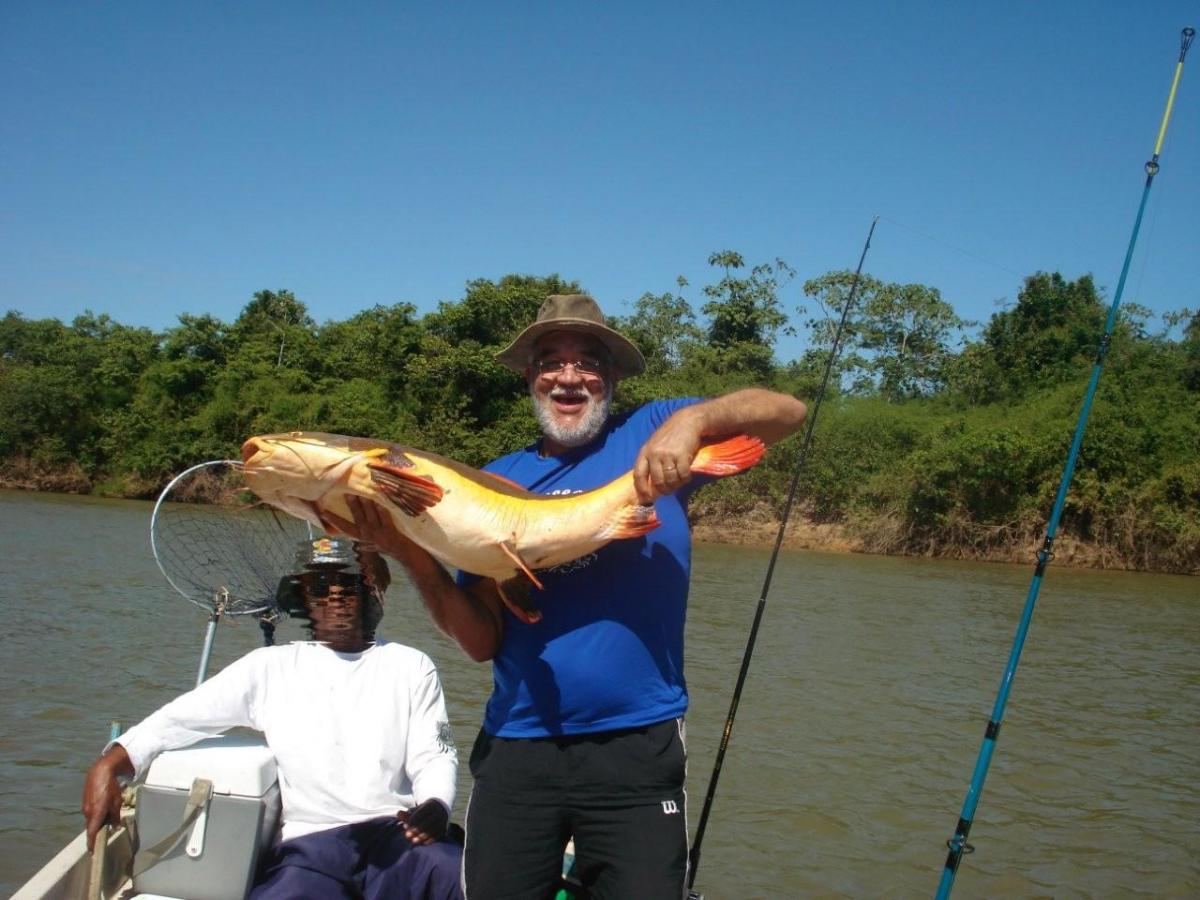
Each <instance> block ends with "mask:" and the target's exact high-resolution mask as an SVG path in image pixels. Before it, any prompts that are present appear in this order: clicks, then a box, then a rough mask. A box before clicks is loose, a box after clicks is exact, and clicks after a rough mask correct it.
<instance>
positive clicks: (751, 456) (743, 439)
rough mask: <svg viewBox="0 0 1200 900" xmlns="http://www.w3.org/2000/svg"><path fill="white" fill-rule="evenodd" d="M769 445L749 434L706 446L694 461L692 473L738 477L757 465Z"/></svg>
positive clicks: (737, 435) (736, 435)
mask: <svg viewBox="0 0 1200 900" xmlns="http://www.w3.org/2000/svg"><path fill="white" fill-rule="evenodd" d="M766 452H767V445H766V444H764V443H763V442H762V441H761V440H759V439H758V438H756V437H751V436H750V435H748V434H735V435H734V436H733V437H729V438H725V439H724V440H720V441H714V442H713V443H711V444H705V445H704V446H703V447H701V448H700V450H699V452H697V453H696V458H695V459H693V460H692V471H693V472H699V473H701V474H703V475H736V474H737V473H738V472H744V471H745V470H746V469H749V468H750V467H751V466H753V465H755V464H756V463H757V462H758V461H759V460H760V459H762V458H763V454H764V453H766Z"/></svg>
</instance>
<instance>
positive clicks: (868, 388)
mask: <svg viewBox="0 0 1200 900" xmlns="http://www.w3.org/2000/svg"><path fill="white" fill-rule="evenodd" d="M854 280H855V275H854V273H853V272H849V271H841V272H829V273H827V274H825V275H823V276H821V277H820V278H814V279H811V280H810V281H807V282H805V284H804V293H805V294H806V295H807V296H809V297H812V298H813V299H814V300H815V301H816V302H817V305H818V306H819V307H820V309H821V310H822V312H823V313H824V315H823V316H822V317H820V318H812V319H810V320H809V321H808V323H807V325H808V328H809V331H810V334H811V340H812V343H813V345H814V346H815V347H817V348H819V349H821V350H822V351H825V352H826V353H828V351H829V350H830V348H832V346H833V341H834V337H835V335H836V333H837V326H838V323H839V322H840V320H841V316H842V311H843V309H844V308H845V304H846V302H847V300H848V299H849V296H850V291H851V289H852V287H853V285H854ZM970 324H971V323H969V322H967V321H966V320H964V319H961V318H959V316H958V315H957V314H955V312H954V308H953V307H952V306H951V305H950V304H949V303H947V302H946V301H944V300H943V299H942V297H941V294H940V293H939V292H938V290H937V289H936V288H931V287H927V286H925V285H922V284H895V283H887V282H882V281H879V280H878V279H875V278H872V277H871V276H869V275H864V276H861V277H860V278H859V280H858V293H857V295H856V299H855V306H854V308H852V309H851V311H850V313H849V315H848V317H847V319H846V326H845V329H844V331H843V338H842V339H843V342H844V349H843V351H842V356H841V361H840V363H839V365H838V375H839V380H840V379H841V376H848V377H849V378H850V379H851V385H850V388H851V390H853V391H855V392H856V393H873V392H878V393H879V395H880V396H882V397H884V398H885V399H888V400H892V401H899V400H904V399H908V398H911V397H920V396H928V395H931V394H934V393H936V392H937V391H938V390H939V389H940V388H941V386H942V384H943V383H944V380H945V367H946V365H947V363H948V362H949V361H950V359H951V358H952V349H951V343H952V342H953V341H954V340H955V338H956V337H958V336H959V335H960V334H961V332H962V330H963V329H964V328H966V327H968V326H969V325H970ZM826 358H827V357H826Z"/></svg>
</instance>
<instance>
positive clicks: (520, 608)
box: [496, 572, 542, 625]
mask: <svg viewBox="0 0 1200 900" xmlns="http://www.w3.org/2000/svg"><path fill="white" fill-rule="evenodd" d="M496 590H497V591H498V592H499V594H500V599H501V600H503V601H504V605H505V606H507V607H508V611H509V612H511V613H512V614H513V615H514V616H516V617H517V618H518V619H520V620H521V621H522V622H524V623H525V624H526V625H532V624H533V623H534V622H537V621H539V620H540V619H541V618H542V611H541V610H540V609H538V608H537V606H536V605H535V604H534V602H533V598H532V597H531V596H530V594H531V593H532V591H533V582H532V581H530V580H529V576H527V575H526V574H525V573H524V572H519V573H517V574H516V575H514V576H513V577H512V578H509V579H507V580H506V581H504V582H499V581H497V582H496Z"/></svg>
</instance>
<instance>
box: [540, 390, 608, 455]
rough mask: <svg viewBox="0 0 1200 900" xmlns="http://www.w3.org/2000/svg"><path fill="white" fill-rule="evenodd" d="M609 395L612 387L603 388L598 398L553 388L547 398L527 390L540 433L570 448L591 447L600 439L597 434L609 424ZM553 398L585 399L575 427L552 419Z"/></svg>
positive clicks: (587, 393) (584, 392) (584, 393)
mask: <svg viewBox="0 0 1200 900" xmlns="http://www.w3.org/2000/svg"><path fill="white" fill-rule="evenodd" d="M612 395H613V386H612V385H611V384H609V385H606V386H605V389H604V396H603V397H601V398H597V397H596V396H595V395H594V394H592V393H590V392H589V391H585V390H583V389H582V388H580V389H578V390H572V389H568V388H560V387H556V388H554V389H553V390H551V391H550V394H549V395H548V396H547V397H545V398H543V397H541V396H539V395H538V394H536V393H535V392H534V390H533V387H532V386H530V388H529V396H530V398H531V399H532V400H533V414H534V415H535V416H536V417H537V420H538V425H539V426H540V427H541V429H542V434H544V435H546V437H548V438H550V439H551V440H553V441H556V442H557V443H559V444H562V445H563V446H564V447H568V448H571V449H574V448H576V447H582V446H583V445H584V444H590V443H591V442H592V441H594V440H595V439H596V438H597V437H599V436H600V432H601V431H603V430H604V423H605V422H606V421H608V407H609V403H610V402H611V401H612ZM556 396H557V397H564V396H565V397H576V396H583V397H586V398H587V409H586V410H585V411H584V414H583V417H582V418H581V419H580V420H579V421H578V422H577V423H576V424H575V425H561V424H559V422H558V421H556V420H555V418H554V412H553V411H552V410H551V408H550V404H551V402H552V401H553V399H554V398H555V397H556Z"/></svg>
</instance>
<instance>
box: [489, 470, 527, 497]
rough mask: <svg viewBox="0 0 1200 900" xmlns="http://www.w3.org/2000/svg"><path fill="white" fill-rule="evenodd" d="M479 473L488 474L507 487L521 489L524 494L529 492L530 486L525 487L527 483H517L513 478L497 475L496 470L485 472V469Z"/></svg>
mask: <svg viewBox="0 0 1200 900" xmlns="http://www.w3.org/2000/svg"><path fill="white" fill-rule="evenodd" d="M479 474H480V475H486V476H487V477H488V478H492V479H495V480H496V481H498V482H500V483H501V484H502V485H504V486H505V487H510V488H516V489H517V490H518V491H520V492H521V493H523V494H527V493H529V488H527V487H525V485H523V484H517V483H516V482H515V481H513V480H512V479H511V478H505V477H504V476H503V475H497V474H496V473H495V472H485V471H484V470H483V469H480V470H479Z"/></svg>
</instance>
